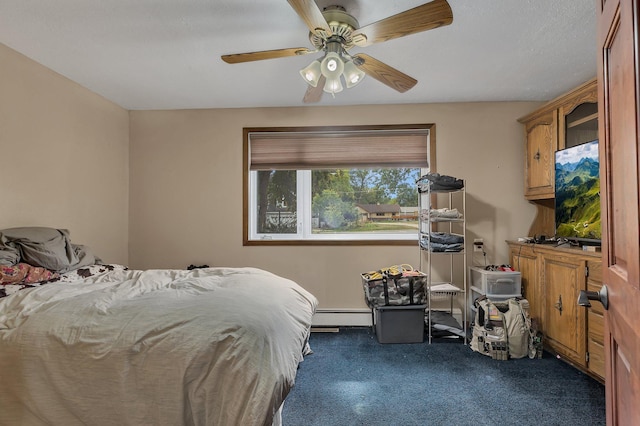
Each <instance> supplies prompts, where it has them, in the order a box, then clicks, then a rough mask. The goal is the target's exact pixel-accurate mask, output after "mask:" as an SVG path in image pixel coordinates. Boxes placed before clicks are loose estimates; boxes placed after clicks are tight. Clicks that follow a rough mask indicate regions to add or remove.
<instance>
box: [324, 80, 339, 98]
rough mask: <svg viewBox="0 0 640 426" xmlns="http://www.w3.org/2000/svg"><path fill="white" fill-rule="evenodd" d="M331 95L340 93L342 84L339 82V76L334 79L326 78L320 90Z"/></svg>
mask: <svg viewBox="0 0 640 426" xmlns="http://www.w3.org/2000/svg"><path fill="white" fill-rule="evenodd" d="M322 90H324V91H325V92H327V93H331V95H332V96H333V95H335V94H336V93H338V92H342V82H341V81H340V75H338V76H337V77H335V78H327V80H326V81H325V83H324V88H323V89H322Z"/></svg>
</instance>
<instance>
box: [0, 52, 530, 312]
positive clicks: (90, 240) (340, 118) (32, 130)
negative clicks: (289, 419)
mask: <svg viewBox="0 0 640 426" xmlns="http://www.w3.org/2000/svg"><path fill="white" fill-rule="evenodd" d="M0 64H2V66H0V94H1V95H2V96H0V148H1V149H2V155H3V160H4V161H3V165H2V167H0V229H1V228H8V227H14V226H31V225H39V226H52V227H60V228H67V229H69V230H70V231H71V236H72V239H73V240H74V242H77V243H79V244H86V245H89V246H90V247H92V248H93V249H94V250H95V251H96V252H97V253H98V254H99V255H100V256H102V257H103V259H104V260H105V261H107V262H114V263H124V264H128V265H129V266H131V267H133V268H184V267H186V266H187V265H189V264H191V263H196V264H201V263H208V264H210V265H212V266H215V265H224V266H256V267H260V268H264V269H267V270H270V271H272V272H275V273H277V274H280V275H283V276H285V277H288V278H291V279H293V280H295V281H297V282H299V283H300V284H301V285H303V286H304V287H305V288H307V289H308V290H310V291H311V292H313V293H314V294H315V295H316V296H317V297H318V298H319V299H320V304H321V305H320V307H321V308H325V309H330V308H344V309H352V308H362V307H364V306H365V305H364V302H363V293H362V288H361V284H360V278H359V274H360V273H361V272H364V271H368V270H371V269H377V268H380V267H383V266H389V265H392V264H396V263H410V264H413V265H414V266H417V265H419V253H418V250H417V244H416V247H412V246H408V247H384V246H378V247H370V246H356V247H353V246H334V247H325V246H322V247H270V248H267V247H243V246H242V128H243V127H258V126H317V125H354V124H401V123H435V124H436V139H437V166H438V171H440V172H441V173H444V174H449V175H453V176H456V177H460V178H464V179H466V180H467V190H468V198H467V211H468V215H467V221H468V225H469V226H468V229H469V231H468V238H469V239H473V238H483V239H484V241H485V245H486V247H487V252H488V259H487V260H488V262H490V263H503V262H506V261H507V250H506V245H505V244H504V240H505V239H508V238H514V237H518V236H522V235H525V234H526V232H527V231H528V229H529V226H530V224H531V222H532V220H533V217H534V214H535V209H534V208H533V207H532V206H531V205H530V204H528V203H527V202H526V201H525V200H524V198H523V197H522V187H523V177H522V161H523V160H522V159H523V143H522V138H523V134H522V128H521V125H520V124H518V123H517V121H516V119H517V118H518V117H520V116H522V115H524V114H526V113H528V112H530V111H532V110H533V109H535V107H537V106H538V105H539V104H538V103H513V102H511V103H466V104H465V103H459V104H419V105H393V106H389V105H384V106H383V105H380V106H357V107H322V106H314V107H304V108H258V109H229V110H183V111H132V112H127V111H126V110H124V109H122V108H120V107H119V106H117V105H115V104H113V103H111V102H109V101H107V100H105V99H104V98H102V97H100V96H98V95H96V94H94V93H92V92H90V91H88V90H87V89H84V88H82V87H81V86H79V85H77V84H76V83H73V82H71V81H69V80H68V79H66V78H64V77H62V76H60V75H58V74H56V73H54V72H52V71H50V70H48V69H47V68H44V67H42V66H41V65H39V64H37V63H35V62H33V61H31V60H29V59H27V58H25V57H24V56H22V55H20V54H18V53H16V52H14V51H12V50H11V49H9V48H7V47H6V46H4V45H0ZM128 250H129V251H130V255H129V252H128ZM470 256H471V255H470ZM469 259H470V261H473V260H477V259H473V258H471V257H470V258H469Z"/></svg>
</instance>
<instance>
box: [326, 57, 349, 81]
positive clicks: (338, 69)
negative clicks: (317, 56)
mask: <svg viewBox="0 0 640 426" xmlns="http://www.w3.org/2000/svg"><path fill="white" fill-rule="evenodd" d="M320 70H321V72H322V75H324V76H325V78H326V79H327V80H331V79H339V78H340V75H342V71H344V61H343V60H342V58H341V57H340V55H338V54H337V53H335V52H328V53H327V54H326V55H325V57H324V59H322V62H320Z"/></svg>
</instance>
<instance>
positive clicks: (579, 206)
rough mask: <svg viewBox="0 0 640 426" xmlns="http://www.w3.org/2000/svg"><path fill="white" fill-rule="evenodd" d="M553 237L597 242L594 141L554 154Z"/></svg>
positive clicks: (597, 173)
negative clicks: (554, 235)
mask: <svg viewBox="0 0 640 426" xmlns="http://www.w3.org/2000/svg"><path fill="white" fill-rule="evenodd" d="M555 160H556V166H555V173H556V176H555V196H556V200H555V210H556V211H555V221H556V236H557V237H564V238H575V239H579V240H600V238H601V228H600V162H599V160H598V141H593V142H588V143H585V144H582V145H577V146H574V147H571V148H567V149H564V150H560V151H557V152H556V159H555Z"/></svg>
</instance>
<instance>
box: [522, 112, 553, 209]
mask: <svg viewBox="0 0 640 426" xmlns="http://www.w3.org/2000/svg"><path fill="white" fill-rule="evenodd" d="M556 117H557V116H556V113H555V111H549V112H548V113H546V114H543V115H541V116H539V117H536V118H535V119H533V120H531V121H529V122H528V123H526V125H525V132H526V151H525V168H524V179H525V189H524V196H525V198H527V199H540V198H553V193H554V163H553V160H554V153H555V151H556V149H557V146H558V143H557V128H558V124H557V119H556Z"/></svg>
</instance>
